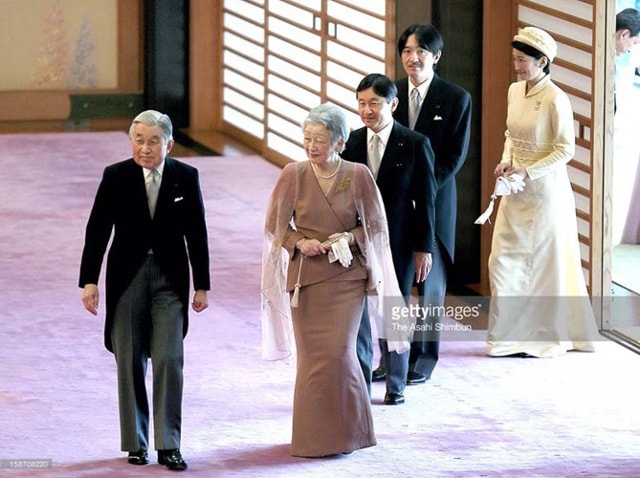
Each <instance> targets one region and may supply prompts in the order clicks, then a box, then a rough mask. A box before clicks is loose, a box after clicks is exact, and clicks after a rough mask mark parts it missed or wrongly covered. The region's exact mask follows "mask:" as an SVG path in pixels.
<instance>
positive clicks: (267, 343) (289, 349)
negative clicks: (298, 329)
mask: <svg viewBox="0 0 640 478" xmlns="http://www.w3.org/2000/svg"><path fill="white" fill-rule="evenodd" d="M307 163H308V161H304V162H298V163H290V164H287V165H286V166H285V168H284V169H283V171H282V173H281V174H280V177H279V178H278V180H277V182H276V185H275V187H274V189H273V191H272V193H271V197H270V199H269V203H268V206H267V213H266V219H265V229H264V239H263V246H262V278H261V308H262V356H263V358H264V359H266V360H285V361H290V360H291V359H292V358H293V357H294V355H295V339H294V335H293V325H292V322H291V305H290V302H289V293H288V292H287V291H286V283H287V276H286V275H287V269H288V265H289V251H287V250H286V249H285V248H284V247H283V241H284V237H285V233H286V232H287V229H288V228H290V227H291V223H292V218H293V215H294V211H295V205H296V201H297V199H298V198H299V197H301V196H302V195H304V194H305V191H303V190H302V188H301V187H300V181H299V180H298V178H299V173H300V171H302V168H306V167H308V165H307ZM342 168H344V169H345V171H346V172H347V175H348V176H347V177H348V178H351V180H352V182H353V184H354V187H353V188H352V189H353V200H354V202H355V206H356V210H357V211H358V215H359V218H360V221H361V223H362V225H363V231H364V234H363V235H362V236H363V237H360V238H358V237H357V236H358V235H356V237H357V241H358V247H359V249H360V251H361V253H362V256H363V257H364V261H365V267H366V269H367V286H366V291H367V295H368V307H369V314H370V316H371V317H372V319H373V321H374V324H375V327H376V330H377V333H378V336H379V337H382V338H384V337H387V338H388V339H389V350H393V351H396V352H399V353H401V352H404V351H406V350H408V347H409V340H410V336H411V333H412V329H411V326H410V323H409V321H410V318H409V317H408V314H407V313H406V312H407V311H406V310H402V309H406V302H405V300H404V298H403V296H402V294H401V292H400V288H399V286H398V281H397V278H396V275H395V270H394V268H393V260H392V258H391V249H390V248H389V233H388V228H387V217H386V213H385V209H384V204H383V202H382V197H381V196H380V192H379V190H378V187H377V186H376V183H375V181H374V179H373V176H372V175H371V172H370V171H369V169H368V168H367V167H366V166H365V165H363V164H358V163H351V162H347V161H344V162H343V164H342ZM336 232H341V231H336ZM303 267H304V266H303Z"/></svg>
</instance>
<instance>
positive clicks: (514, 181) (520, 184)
mask: <svg viewBox="0 0 640 478" xmlns="http://www.w3.org/2000/svg"><path fill="white" fill-rule="evenodd" d="M507 181H508V182H509V187H510V188H511V193H512V194H518V193H519V192H520V191H522V190H523V189H524V176H522V175H520V174H517V173H513V174H510V175H509V176H507Z"/></svg>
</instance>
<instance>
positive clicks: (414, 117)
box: [409, 88, 420, 129]
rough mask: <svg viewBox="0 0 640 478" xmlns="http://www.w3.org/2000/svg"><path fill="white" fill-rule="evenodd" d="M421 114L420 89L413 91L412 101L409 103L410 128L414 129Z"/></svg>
mask: <svg viewBox="0 0 640 478" xmlns="http://www.w3.org/2000/svg"><path fill="white" fill-rule="evenodd" d="M418 114H420V92H419V91H418V88H414V89H413V90H411V100H410V101H409V128H411V129H414V128H415V126H416V121H418Z"/></svg>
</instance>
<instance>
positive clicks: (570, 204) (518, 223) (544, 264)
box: [487, 75, 599, 357]
mask: <svg viewBox="0 0 640 478" xmlns="http://www.w3.org/2000/svg"><path fill="white" fill-rule="evenodd" d="M525 88H526V82H525V81H519V82H516V83H513V84H512V85H511V86H510V88H509V93H508V111H507V130H506V132H505V137H506V139H505V146H504V151H503V155H502V160H501V162H503V163H508V164H511V165H512V166H513V167H515V168H518V167H523V168H525V169H526V171H527V174H528V177H527V178H526V180H525V182H526V186H525V188H524V191H522V192H520V193H518V194H515V195H510V196H504V197H502V198H501V200H500V206H499V209H498V214H497V217H496V222H495V229H494V232H493V240H492V246H491V255H490V257H489V279H490V286H491V296H492V299H491V307H490V315H489V331H488V340H487V354H488V355H492V356H506V355H515V354H528V355H531V356H535V357H553V356H556V355H560V354H562V353H564V352H566V351H568V350H581V351H593V350H594V345H593V341H594V340H595V339H596V338H597V337H598V336H599V333H598V330H597V327H596V322H595V318H594V315H593V310H592V308H591V304H590V301H589V297H588V294H587V289H586V285H585V279H584V275H583V271H582V266H581V259H580V249H579V245H578V232H577V221H576V212H575V199H574V196H573V191H572V189H571V184H570V182H569V176H568V173H567V167H566V165H567V163H568V162H569V161H570V160H571V158H573V155H574V152H575V133H574V126H573V112H572V109H571V104H570V102H569V98H568V97H567V95H566V94H565V93H564V92H563V91H562V90H561V89H560V88H558V86H556V85H555V84H554V83H553V82H552V81H551V79H550V77H549V76H548V75H547V76H546V77H545V78H543V79H542V80H541V81H540V82H539V83H538V84H536V85H535V86H534V87H533V88H532V89H531V90H530V91H529V92H526V90H525Z"/></svg>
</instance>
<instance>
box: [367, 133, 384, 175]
mask: <svg viewBox="0 0 640 478" xmlns="http://www.w3.org/2000/svg"><path fill="white" fill-rule="evenodd" d="M380 142H381V140H380V136H378V135H377V134H374V135H373V136H372V137H371V151H370V153H369V166H370V167H371V172H372V173H373V177H374V178H375V177H377V176H378V170H379V169H380V162H381V161H382V157H381V154H380V149H381V144H380Z"/></svg>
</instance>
